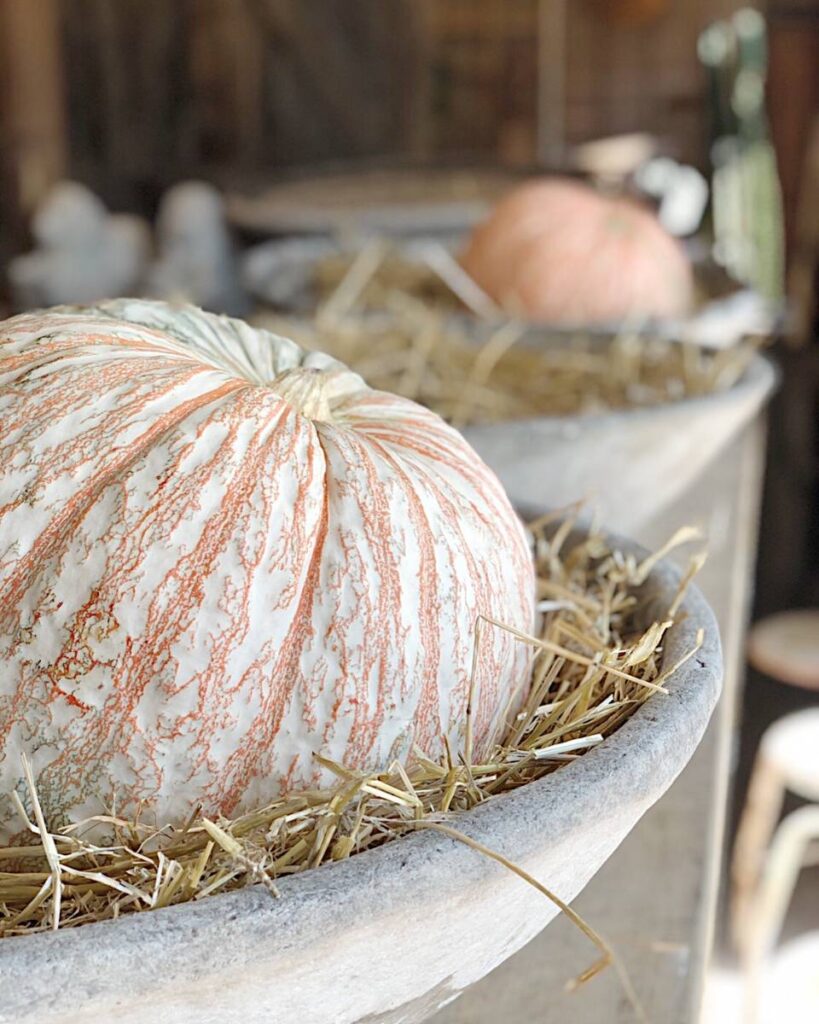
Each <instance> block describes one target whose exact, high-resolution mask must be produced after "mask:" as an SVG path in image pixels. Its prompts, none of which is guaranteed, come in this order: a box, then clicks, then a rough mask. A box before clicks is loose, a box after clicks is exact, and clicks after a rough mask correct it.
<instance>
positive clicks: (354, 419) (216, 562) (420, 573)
mask: <svg viewBox="0 0 819 1024" xmlns="http://www.w3.org/2000/svg"><path fill="white" fill-rule="evenodd" d="M480 615H486V616H491V617H492V618H494V619H497V620H500V621H502V622H503V623H506V624H508V625H509V626H511V627H514V628H515V629H518V630H530V629H531V628H532V626H533V619H534V570H533V566H532V559H531V554H530V551H529V548H528V545H527V540H526V536H525V532H524V530H523V528H522V526H521V524H520V522H519V520H518V519H517V517H516V515H515V513H514V511H513V510H512V508H511V506H510V504H509V502H508V500H507V498H506V495H505V493H504V491H503V489H502V488H501V485H500V484H499V482H498V480H497V479H496V477H495V476H494V475H493V473H492V472H491V471H490V470H489V469H488V467H487V466H486V465H484V463H483V462H482V461H481V460H480V458H479V457H478V456H477V455H476V453H475V452H474V451H473V450H472V449H471V448H470V447H469V445H468V444H467V443H466V442H465V441H464V439H463V438H462V437H461V436H460V434H458V433H457V431H455V430H453V429H452V428H450V427H449V426H447V425H446V424H445V423H444V422H443V420H441V419H440V418H439V417H438V416H436V415H434V414H433V413H431V412H429V411H428V410H426V409H424V408H422V407H421V406H419V405H416V404H415V403H413V402H411V401H408V400H406V399H402V398H399V397H397V396H395V395H391V394H386V393H382V392H378V391H374V390H371V389H369V388H368V387H367V386H366V385H365V383H364V382H363V381H362V379H361V378H360V377H358V376H357V375H355V374H354V373H352V372H351V371H349V370H348V369H347V368H346V367H344V366H342V365H341V364H340V363H338V362H336V361H335V360H333V359H331V358H329V357H328V356H325V355H322V354H320V353H307V352H305V351H302V350H301V349H300V348H299V347H298V346H297V345H296V344H295V343H294V342H292V341H289V340H287V339H285V338H281V337H277V336H274V335H272V334H269V333H267V332H264V331H256V330H254V329H252V328H251V327H249V326H247V325H246V324H244V323H242V322H240V321H236V320H230V319H227V318H224V317H216V316H213V315H210V314H205V313H202V312H201V311H199V310H196V309H194V308H192V307H177V308H174V307H172V306H169V305H166V304H164V303H155V302H147V301H139V300H118V301H114V302H109V303H103V304H101V305H100V306H98V307H95V308H90V309H85V310H82V309H80V310H78V309H68V308H62V309H56V310H53V311H45V312H38V313H31V314H26V315H22V316H18V317H15V318H13V319H11V320H8V321H6V322H5V323H3V324H0V664H1V665H2V670H0V801H5V802H0V833H2V832H3V830H4V829H5V835H6V837H8V835H9V832H10V830H11V829H12V828H13V827H14V826H15V825H17V826H19V819H17V820H16V821H15V822H12V821H11V818H12V806H11V801H10V800H9V799H8V797H7V794H8V793H9V792H10V791H11V789H12V788H14V787H15V785H18V786H19V785H21V783H20V782H19V780H20V778H21V774H22V773H21V755H22V754H23V753H25V754H26V755H27V756H28V757H29V759H30V761H31V763H32V767H33V771H34V774H35V778H36V780H37V786H38V792H39V796H40V799H41V801H42V803H43V806H44V809H45V812H46V815H47V816H48V817H49V818H50V820H51V821H52V822H55V823H57V822H62V821H66V820H69V821H76V820H78V819H80V818H82V817H85V816H87V815H89V814H92V813H99V812H100V811H103V810H104V809H105V808H107V807H110V806H111V804H112V803H113V802H114V801H116V806H117V807H118V808H119V809H120V810H122V811H126V810H130V811H131V812H133V811H134V810H135V809H136V808H137V805H138V804H139V803H140V802H142V805H143V806H144V807H146V808H147V809H149V810H150V811H151V812H152V813H153V815H154V816H155V817H156V819H157V820H159V821H160V822H179V821H181V820H184V819H185V818H186V816H187V815H188V814H189V813H190V812H191V811H192V809H194V808H195V807H196V806H197V805H201V807H202V809H203V811H204V813H206V814H215V813H219V812H223V813H225V814H235V813H241V812H242V811H243V810H245V809H247V808H248V807H250V806H255V805H257V804H258V803H259V802H262V801H265V800H267V799H269V798H273V797H275V796H278V795H279V794H280V793H281V792H282V791H285V790H289V789H290V788H293V787H300V786H307V785H314V784H320V783H321V782H322V780H323V779H325V778H326V777H327V776H326V774H325V773H324V772H323V770H322V768H321V767H320V765H319V764H318V763H317V761H316V759H315V758H314V757H313V755H314V753H316V752H320V753H322V754H324V755H326V756H327V757H329V758H331V759H334V760H336V761H337V762H341V763H343V764H345V765H347V766H349V767H351V768H367V769H371V768H376V767H381V766H382V765H386V764H387V763H388V762H390V761H391V759H393V758H408V757H410V756H411V754H412V752H413V750H414V749H415V748H416V747H418V748H421V749H422V750H425V751H428V752H429V753H430V754H432V755H436V754H438V753H440V750H441V746H442V741H443V738H444V737H448V738H449V739H450V741H451V742H452V743H453V747H454V748H455V749H458V748H462V746H463V736H462V730H463V723H464V718H465V713H466V705H467V698H468V696H469V693H470V685H472V686H473V687H474V689H473V693H474V705H473V707H472V709H471V720H472V723H473V728H474V736H475V751H476V754H477V752H478V750H479V749H480V748H481V747H483V746H485V744H486V743H488V742H489V740H490V739H491V738H492V736H493V734H494V733H495V730H496V729H497V728H499V727H500V726H501V725H502V719H503V717H504V714H505V711H507V710H508V707H509V705H510V702H514V700H515V695H516V694H521V693H522V689H523V687H524V685H525V681H526V678H527V671H528V654H527V649H526V646H525V645H524V644H522V643H520V642H519V641H515V640H514V638H513V637H512V636H511V634H510V633H509V632H507V631H504V630H502V629H498V628H485V629H482V630H481V631H480V633H479V655H480V656H479V658H478V659H477V670H476V673H475V676H474V682H473V683H472V684H471V679H472V655H473V644H474V642H475V635H476V633H475V624H476V620H477V618H478V616H480ZM21 793H22V790H21Z"/></svg>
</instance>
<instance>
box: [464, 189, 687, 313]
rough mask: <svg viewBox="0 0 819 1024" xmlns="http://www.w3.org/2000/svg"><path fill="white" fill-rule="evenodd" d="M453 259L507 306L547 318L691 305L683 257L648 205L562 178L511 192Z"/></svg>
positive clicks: (684, 308) (678, 308) (665, 310)
mask: <svg viewBox="0 0 819 1024" xmlns="http://www.w3.org/2000/svg"><path fill="white" fill-rule="evenodd" d="M460 259H461V265H462V266H463V268H464V270H466V272H467V273H468V274H469V275H470V276H471V277H472V278H473V279H474V280H475V282H476V283H477V284H478V285H479V286H480V287H481V288H482V289H483V290H484V291H485V292H486V293H487V295H489V296H490V298H492V299H493V300H494V301H495V302H497V303H498V304H499V305H500V306H502V307H503V308H504V309H505V310H507V311H508V312H510V313H512V314H514V315H520V316H525V317H528V318H530V319H532V320H538V321H541V322H544V323H552V324H558V325H572V326H574V325H578V326H579V325H584V324H603V323H610V324H615V323H618V322H622V321H624V320H634V319H643V318H647V317H648V318H655V317H657V318H659V317H677V316H683V315H685V314H686V313H687V312H688V311H689V310H690V308H691V305H692V301H693V290H694V281H693V273H692V269H691V264H690V261H689V259H688V257H687V255H686V253H685V251H684V249H683V247H682V245H681V244H680V243H679V242H678V241H677V240H676V239H675V238H673V237H672V236H671V235H669V234H668V232H667V231H666V230H665V229H664V228H663V227H662V225H661V224H660V222H659V221H658V219H657V218H656V216H655V215H654V214H653V213H652V212H651V211H650V210H649V209H648V208H647V207H643V206H641V205H639V204H638V203H637V202H635V201H633V200H631V199H626V198H612V197H609V196H605V195H602V194H600V193H599V192H596V191H595V190H594V189H592V188H590V187H589V186H588V185H583V184H581V183H579V182H575V181H570V180H567V179H560V178H555V179H542V180H538V181H531V182H527V183H526V184H525V185H521V186H520V187H519V188H517V189H515V190H514V191H513V192H511V193H510V194H509V195H508V196H506V197H505V198H504V199H502V200H501V201H500V202H499V203H498V204H497V206H496V207H495V208H494V210H493V211H492V213H491V214H490V215H489V217H488V219H487V220H485V221H484V222H483V223H482V224H480V225H479V226H478V227H477V228H476V229H475V230H474V231H473V233H472V235H471V237H470V239H469V241H468V243H467V245H466V248H465V250H464V251H463V253H462V254H461V258H460Z"/></svg>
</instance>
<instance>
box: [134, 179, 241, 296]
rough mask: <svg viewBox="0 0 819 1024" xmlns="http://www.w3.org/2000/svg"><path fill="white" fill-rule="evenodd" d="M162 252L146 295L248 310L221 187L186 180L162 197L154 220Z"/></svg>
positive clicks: (155, 265)
mask: <svg viewBox="0 0 819 1024" xmlns="http://www.w3.org/2000/svg"><path fill="white" fill-rule="evenodd" d="M156 240H157V249H158V257H157V260H156V262H155V263H154V264H153V265H152V267H151V269H150V272H149V276H148V283H147V294H148V295H149V296H151V297H152V298H161V299H169V300H178V301H185V302H192V303H194V304H195V305H197V306H202V307H203V308H204V309H208V310H211V311H212V312H215V313H229V314H231V315H233V316H237V315H241V314H242V313H243V312H245V311H246V308H247V300H246V298H245V296H244V294H243V292H242V289H241V287H240V285H239V276H238V268H237V262H236V256H235V253H234V250H233V245H232V242H231V238H230V233H229V231H228V226H227V220H226V217H225V204H224V200H223V199H222V195H221V193H220V192H219V190H218V189H216V188H214V187H213V186H212V185H208V184H207V183H206V182H203V181H185V182H182V183H180V184H179V185H174V186H173V188H170V189H168V191H167V192H166V193H165V195H164V196H163V197H162V202H161V203H160V206H159V214H158V216H157V221H156Z"/></svg>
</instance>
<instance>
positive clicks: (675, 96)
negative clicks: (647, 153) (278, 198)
mask: <svg viewBox="0 0 819 1024" xmlns="http://www.w3.org/2000/svg"><path fill="white" fill-rule="evenodd" d="M738 6H740V3H739V2H737V0H0V29H2V31H0V48H3V49H4V50H5V52H4V53H3V57H4V60H3V66H4V72H3V74H4V76H5V80H4V82H3V86H2V99H0V116H2V121H0V155H2V160H3V164H4V168H5V170H4V175H5V177H4V182H5V184H4V186H3V189H2V190H3V192H4V193H5V194H6V202H5V210H6V221H8V220H9V218H10V217H11V214H10V213H9V210H10V207H11V205H12V203H16V204H17V205H18V206H19V205H22V206H23V207H28V206H30V204H31V202H32V201H33V199H34V198H36V194H37V193H38V191H40V187H39V186H29V187H28V188H27V189H26V190H24V194H22V195H21V194H17V193H16V192H15V181H16V178H17V170H18V168H19V167H20V166H21V165H24V166H25V168H26V172H27V175H28V176H29V180H31V175H32V173H33V172H32V167H33V166H36V165H37V164H38V163H39V164H40V165H42V167H43V170H42V172H41V173H40V174H39V175H37V174H35V175H34V178H35V179H36V180H37V182H40V181H45V180H47V179H48V178H49V177H53V175H54V173H55V172H56V171H57V170H61V171H62V172H63V173H68V174H70V175H72V176H74V177H77V178H79V179H80V180H82V181H85V182H86V183H87V184H89V185H90V186H91V187H93V188H94V189H96V190H97V191H99V192H100V193H101V194H102V195H103V197H104V198H105V199H106V201H107V202H108V203H109V204H111V205H112V206H114V207H116V208H119V209H124V208H130V209H140V210H142V211H143V212H150V210H151V208H152V206H153V204H154V203H155V202H156V198H157V196H158V194H159V193H160V192H161V190H162V189H163V188H165V187H166V186H167V185H168V184H170V183H171V182H174V181H176V180H179V179H180V178H183V177H190V176H202V177H206V178H209V179H211V180H214V181H216V182H217V183H222V184H227V185H230V186H232V187H236V186H237V185H241V184H242V183H247V184H248V186H251V185H253V184H254V183H257V182H263V181H264V180H269V178H270V176H271V175H274V174H276V173H278V172H280V171H281V170H282V169H285V168H288V167H290V168H292V167H294V166H302V165H316V164H321V163H325V162H327V161H330V160H342V159H354V158H372V159H385V160H386V159H389V160H412V161H416V162H430V161H431V162H435V161H441V160H483V161H493V162H494V161H500V162H505V163H517V164H527V163H531V162H532V161H533V160H536V159H537V158H538V157H539V156H546V157H548V159H549V160H550V161H551V160H554V159H555V158H557V157H559V156H560V154H561V152H562V151H563V149H564V148H565V146H566V145H569V144H571V143H574V142H578V141H584V140H586V139H590V138H594V137H598V136H601V135H606V134H610V133H615V132H623V131H633V130H640V131H650V132H655V133H657V134H659V135H661V136H664V137H666V138H669V139H671V140H673V143H674V147H675V148H676V150H677V151H678V152H679V154H680V155H681V156H683V157H685V158H686V159H689V160H693V161H695V162H697V163H703V162H704V160H705V155H706V154H705V149H704V147H705V140H706V135H707V132H706V124H705V113H704V82H703V78H702V75H701V72H700V68H699V65H698V62H697V58H696V39H697V35H698V33H699V31H700V30H701V29H702V27H703V26H704V25H705V24H706V23H708V22H709V21H711V20H713V19H714V18H716V17H719V16H722V15H724V14H726V13H728V12H730V11H731V10H733V9H735V8H737V7H738ZM21 40H22V41H24V45H22V46H21ZM539 69H540V74H539ZM539 111H540V113H539ZM539 122H540V127H539ZM18 184H19V183H18ZM10 192H11V193H12V194H11V196H9V193H10ZM18 192H19V189H18Z"/></svg>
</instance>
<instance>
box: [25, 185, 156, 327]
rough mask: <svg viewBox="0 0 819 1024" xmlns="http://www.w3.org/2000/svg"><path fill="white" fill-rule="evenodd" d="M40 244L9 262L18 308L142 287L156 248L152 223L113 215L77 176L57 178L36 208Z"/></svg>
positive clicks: (84, 300)
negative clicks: (64, 179) (78, 180)
mask: <svg viewBox="0 0 819 1024" xmlns="http://www.w3.org/2000/svg"><path fill="white" fill-rule="evenodd" d="M31 231H32V235H33V236H34V241H35V248H34V249H33V250H32V251H31V252H28V253H25V254H24V255H22V256H17V257H15V258H14V259H12V260H11V261H10V262H9V269H8V276H9V283H10V285H11V290H12V297H13V300H14V304H15V306H16V307H17V308H18V309H31V308H34V307H38V306H53V305H59V304H62V303H88V302H94V301H96V300H98V299H104V298H112V297H117V296H121V295H135V294H137V293H138V292H139V290H140V287H141V284H142V280H143V278H144V274H145V270H146V267H147V265H148V261H149V258H150V251H151V233H150V228H149V227H148V225H147V223H146V222H145V221H143V220H142V219H141V218H140V217H135V216H132V215H131V214H111V213H109V212H108V210H107V209H106V207H105V205H104V203H103V202H102V200H100V199H99V198H98V197H97V196H96V195H94V193H93V192H92V191H91V190H90V189H88V188H86V187H85V186H84V185H80V184H79V183H78V182H75V181H61V182H58V183H57V184H56V185H55V186H54V187H53V188H52V189H51V191H50V192H49V193H48V195H47V196H46V197H45V199H44V200H43V201H42V202H41V203H40V205H39V206H38V207H37V210H36V211H35V213H34V217H33V220H32V226H31Z"/></svg>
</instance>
